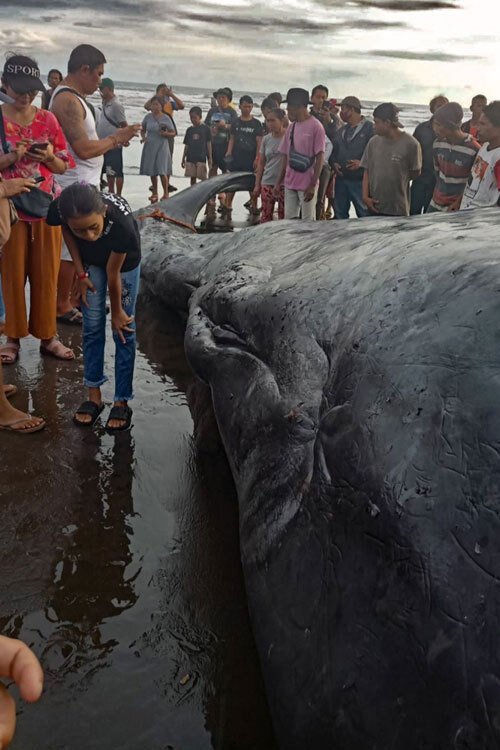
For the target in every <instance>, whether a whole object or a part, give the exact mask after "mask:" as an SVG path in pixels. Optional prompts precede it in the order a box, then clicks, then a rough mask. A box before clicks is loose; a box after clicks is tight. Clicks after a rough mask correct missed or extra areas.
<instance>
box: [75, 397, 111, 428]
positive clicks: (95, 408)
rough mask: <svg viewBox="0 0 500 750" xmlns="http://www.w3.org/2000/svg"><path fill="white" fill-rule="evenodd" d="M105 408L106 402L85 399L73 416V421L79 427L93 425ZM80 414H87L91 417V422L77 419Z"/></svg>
mask: <svg viewBox="0 0 500 750" xmlns="http://www.w3.org/2000/svg"><path fill="white" fill-rule="evenodd" d="M103 409H104V404H101V405H100V406H99V404H96V403H95V401H84V402H83V404H82V405H81V406H80V407H79V408H78V409H77V410H76V411H75V413H74V416H73V422H74V423H75V424H76V425H78V427H92V425H94V424H95V423H96V422H97V418H98V416H99V414H100V413H101V412H102V410H103ZM78 414H87V415H88V416H89V417H91V420H90V422H82V420H81V419H77V415H78Z"/></svg>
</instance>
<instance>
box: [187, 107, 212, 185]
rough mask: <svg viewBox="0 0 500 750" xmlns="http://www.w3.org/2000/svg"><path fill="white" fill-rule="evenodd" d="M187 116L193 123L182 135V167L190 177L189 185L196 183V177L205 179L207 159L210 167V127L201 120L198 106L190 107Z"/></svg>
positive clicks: (210, 167)
mask: <svg viewBox="0 0 500 750" xmlns="http://www.w3.org/2000/svg"><path fill="white" fill-rule="evenodd" d="M189 118H190V120H191V122H192V123H193V124H192V126H191V127H190V128H188V129H187V130H186V135H185V136H184V155H183V157H182V167H183V168H185V170H186V171H185V173H184V174H185V176H186V177H190V178H191V185H196V180H197V179H198V180H206V179H207V159H208V166H209V169H212V138H211V135H210V128H209V127H207V126H206V125H204V124H203V123H202V121H201V118H202V112H201V109H200V107H192V108H191V109H190V110H189Z"/></svg>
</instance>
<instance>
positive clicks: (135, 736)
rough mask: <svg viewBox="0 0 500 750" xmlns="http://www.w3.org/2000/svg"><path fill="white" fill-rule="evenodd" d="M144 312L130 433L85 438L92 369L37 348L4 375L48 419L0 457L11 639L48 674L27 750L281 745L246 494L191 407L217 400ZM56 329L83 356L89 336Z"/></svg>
mask: <svg viewBox="0 0 500 750" xmlns="http://www.w3.org/2000/svg"><path fill="white" fill-rule="evenodd" d="M142 311H143V312H142V313H139V314H138V345H139V356H138V362H137V378H136V386H137V388H136V398H135V400H134V402H133V407H134V420H133V422H134V427H133V430H132V432H131V433H124V434H120V435H116V436H110V435H108V434H107V433H105V431H104V430H103V428H102V425H101V426H99V427H96V429H94V430H89V431H84V430H78V429H77V428H75V427H74V426H73V425H72V423H71V419H70V417H71V415H72V413H73V411H74V409H75V408H76V406H77V405H78V404H79V403H80V401H81V400H82V399H81V397H82V389H81V386H80V382H81V360H79V361H78V363H77V364H76V365H75V364H74V365H68V364H66V363H59V362H56V361H45V360H43V361H40V359H39V357H38V352H37V351H36V347H35V345H34V343H33V342H27V343H26V344H25V345H24V346H23V354H22V357H21V361H20V365H19V367H18V368H17V369H16V370H11V371H10V373H9V374H10V378H9V380H11V381H13V382H16V384H17V385H18V386H19V387H20V390H21V392H22V396H21V398H20V399H18V402H17V403H18V404H19V406H20V408H27V407H28V406H29V405H31V403H32V404H33V405H34V406H35V407H36V410H37V412H38V413H43V414H44V416H45V417H46V418H47V420H48V422H49V429H47V430H46V431H45V432H42V433H39V434H37V435H35V436H32V437H33V438H34V439H31V440H30V442H29V443H28V441H27V440H26V438H17V440H13V439H10V440H8V439H4V438H2V444H1V457H2V458H1V465H0V572H1V575H0V628H1V629H2V632H4V633H5V634H6V635H12V636H19V637H21V638H23V639H24V640H25V641H26V642H28V643H29V644H30V645H32V646H33V648H34V649H35V651H36V652H37V653H38V654H39V655H41V660H42V664H43V666H44V669H45V671H46V676H47V680H46V689H45V693H44V696H43V698H42V700H41V702H40V703H39V704H36V705H34V706H30V707H27V708H26V707H24V708H22V710H21V714H22V716H21V718H20V723H19V731H18V734H17V737H16V740H15V742H14V745H13V748H14V750H15V749H16V748H17V749H18V750H20V748H28V747H29V748H31V747H33V748H34V747H36V748H39V750H59V749H60V748H61V749H62V748H71V750H80V748H81V749H82V750H83V748H85V749H86V748H88V747H93V748H98V749H99V750H100V749H101V748H102V750H104V749H106V750H109V749H110V748H114V747H120V748H136V747H144V748H147V749H148V750H157V749H158V750H160V749H161V750H163V749H164V748H168V747H172V748H186V750H188V749H189V750H191V749H194V748H210V747H214V748H220V749H221V750H226V749H227V750H229V749H232V748H235V749H236V748H238V750H245V749H247V748H248V750H250V748H259V749H260V748H262V750H265V749H266V748H274V743H273V739H272V730H271V727H270V721H269V717H268V713H267V707H266V702H265V697H264V693H263V688H262V684H261V680H260V674H259V669H258V664H257V657H256V654H255V649H254V645H253V641H252V638H251V634H250V630H249V625H248V615H247V611H246V603H245V596H244V591H243V583H242V574H241V569H240V563H239V550H238V539H237V534H238V532H237V504H236V499H235V497H234V488H233V485H232V482H231V477H230V474H229V470H228V467H227V463H226V461H225V457H224V454H223V453H222V451H221V450H220V448H219V447H218V445H217V443H216V442H214V438H213V422H212V425H211V431H210V437H208V438H207V434H209V433H207V431H206V430H203V435H201V437H200V440H199V441H198V444H196V443H195V442H194V441H193V439H192V437H191V435H192V434H193V423H192V419H191V416H190V413H189V409H188V407H187V404H186V400H187V399H188V400H189V402H190V404H191V405H196V407H195V406H193V408H196V412H197V413H199V412H200V408H201V409H202V410H203V413H204V424H210V421H211V417H210V416H209V412H207V410H206V408H205V406H206V404H207V403H208V402H207V400H206V392H205V389H204V386H202V385H199V384H195V382H194V380H193V378H192V376H191V375H190V373H189V371H188V368H187V365H186V362H185V360H184V356H183V345H182V336H181V334H180V330H179V328H178V327H177V326H176V325H175V323H174V322H173V321H172V320H171V319H170V318H169V317H168V316H167V314H166V313H165V311H164V310H163V309H162V308H158V307H153V306H152V304H151V303H150V302H147V303H145V304H143V305H142ZM61 334H62V338H63V340H64V343H66V344H68V345H69V344H71V345H72V346H73V347H74V348H75V350H76V352H77V354H79V351H80V350H79V347H80V341H79V338H80V334H79V333H78V332H75V331H73V330H70V331H69V334H65V332H63V331H61ZM107 350H108V352H109V351H111V350H112V347H108V348H107ZM111 364H112V363H111V362H110V361H108V362H107V366H108V368H109V369H111ZM111 393H112V392H111V387H110V388H109V389H108V391H107V393H105V396H106V399H107V401H108V403H109V401H110V400H111ZM186 394H187V396H186ZM200 405H201V406H200ZM207 414H208V416H207ZM207 448H209V449H210V453H206V452H205V450H206V449H207Z"/></svg>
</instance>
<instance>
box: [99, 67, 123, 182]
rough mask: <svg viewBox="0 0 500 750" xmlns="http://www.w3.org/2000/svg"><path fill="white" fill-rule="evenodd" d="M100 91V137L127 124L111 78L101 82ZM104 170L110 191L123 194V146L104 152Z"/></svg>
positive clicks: (106, 135) (105, 136) (110, 133)
mask: <svg viewBox="0 0 500 750" xmlns="http://www.w3.org/2000/svg"><path fill="white" fill-rule="evenodd" d="M99 91H100V93H101V97H102V110H101V116H100V118H99V122H98V123H97V135H98V136H99V138H107V137H108V136H109V135H112V134H113V133H114V132H115V130H116V129H117V128H124V127H126V125H127V118H126V117H125V110H124V109H123V106H122V105H121V104H120V102H119V101H118V99H117V97H116V95H115V84H114V83H113V81H112V80H111V78H103V79H102V81H101V83H100V84H99ZM103 172H104V173H106V177H107V179H108V187H109V192H110V193H114V192H115V180H116V193H117V195H121V194H122V191H123V150H122V147H121V146H118V147H117V148H113V149H111V151H106V153H105V154H104V165H103Z"/></svg>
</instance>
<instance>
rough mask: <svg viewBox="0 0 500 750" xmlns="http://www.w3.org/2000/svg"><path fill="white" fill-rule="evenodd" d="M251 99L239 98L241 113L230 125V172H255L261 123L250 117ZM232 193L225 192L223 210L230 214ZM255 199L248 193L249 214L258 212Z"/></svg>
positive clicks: (228, 160)
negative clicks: (224, 208) (225, 207)
mask: <svg viewBox="0 0 500 750" xmlns="http://www.w3.org/2000/svg"><path fill="white" fill-rule="evenodd" d="M252 109H253V99H252V97H251V96H247V95H245V96H242V97H241V99H240V110H241V115H240V116H239V117H238V119H237V120H235V122H233V124H232V125H231V137H230V138H229V146H228V148H227V154H226V164H227V167H228V169H229V171H230V172H255V170H256V169H257V161H258V154H259V151H260V144H261V143H262V135H263V131H262V124H261V123H260V122H259V120H257V119H256V118H255V117H252ZM233 198H234V193H227V198H226V206H227V209H226V211H225V213H226V215H228V216H230V215H231V210H232V204H233ZM255 201H256V199H255V198H254V196H253V194H252V193H250V207H249V211H250V213H251V214H258V213H259V210H258V209H257V207H256V203H255Z"/></svg>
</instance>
